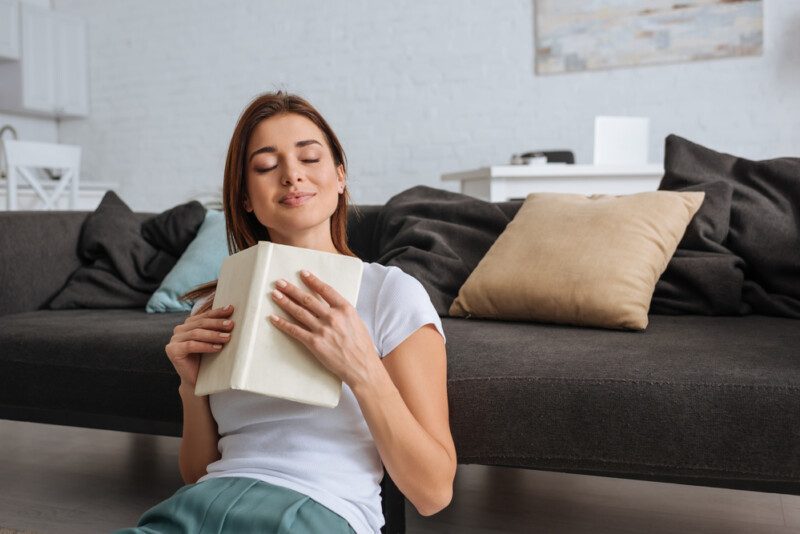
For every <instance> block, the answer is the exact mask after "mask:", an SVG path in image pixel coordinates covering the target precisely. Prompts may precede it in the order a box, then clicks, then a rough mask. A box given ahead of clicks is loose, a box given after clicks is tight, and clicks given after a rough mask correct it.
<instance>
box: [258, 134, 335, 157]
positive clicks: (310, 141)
mask: <svg viewBox="0 0 800 534" xmlns="http://www.w3.org/2000/svg"><path fill="white" fill-rule="evenodd" d="M314 143H316V144H318V145H319V146H322V143H320V142H319V141H317V140H316V139H305V140H303V141H298V142H296V143H295V144H294V146H296V147H304V146H308V145H313V144H314ZM276 150H277V149H276V148H275V147H274V146H262V147H261V148H259V149H258V150H256V151H254V152H253V153H252V154H250V157H249V158H248V159H247V161H250V160H251V159H253V157H254V156H255V155H256V154H261V153H262V152H275V151H276Z"/></svg>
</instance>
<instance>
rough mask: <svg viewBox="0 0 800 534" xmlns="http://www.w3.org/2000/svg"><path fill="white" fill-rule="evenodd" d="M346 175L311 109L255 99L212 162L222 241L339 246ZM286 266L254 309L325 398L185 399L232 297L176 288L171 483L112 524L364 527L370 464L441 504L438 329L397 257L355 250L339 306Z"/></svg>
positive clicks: (442, 384) (372, 502) (373, 477)
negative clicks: (267, 314) (269, 313)
mask: <svg viewBox="0 0 800 534" xmlns="http://www.w3.org/2000/svg"><path fill="white" fill-rule="evenodd" d="M346 175H347V173H346V161H345V155H344V151H343V150H342V147H341V145H340V144H339V140H338V139H337V138H336V135H335V134H334V133H333V131H332V129H331V128H330V126H329V125H328V123H327V122H326V121H325V119H323V118H322V116H321V115H320V114H319V113H318V112H317V110H316V109H314V108H313V107H312V106H311V105H310V104H309V103H308V102H307V101H305V100H304V99H302V98H300V97H298V96H294V95H290V94H285V93H283V92H281V91H278V92H277V93H267V94H264V95H261V96H259V97H258V98H256V99H255V100H254V101H253V102H251V103H250V105H249V106H248V107H247V108H246V109H245V111H244V112H243V113H242V116H241V117H240V118H239V121H238V123H237V125H236V128H235V130H234V133H233V137H232V139H231V143H230V147H229V149H228V157H227V161H226V164H225V178H224V183H223V204H224V211H225V218H226V224H227V237H228V248H229V252H230V253H235V252H238V251H240V250H243V249H246V248H248V247H250V246H252V245H254V244H256V242H258V241H272V242H275V243H281V244H285V245H292V246H299V247H306V248H311V249H315V250H321V251H325V252H331V253H335V254H346V255H349V256H355V254H354V253H353V252H352V251H351V250H350V249H349V248H348V246H347V242H346V235H347V233H346V223H347V205H348V200H347V199H348V193H347V184H346ZM302 279H303V284H304V287H299V286H296V285H293V284H291V283H287V284H285V285H282V286H281V285H280V281H279V282H278V283H277V284H276V287H275V291H274V293H273V297H272V298H273V299H275V302H276V303H277V305H278V306H280V308H281V309H282V310H283V311H285V312H286V314H287V317H289V318H290V319H288V320H287V319H278V320H274V319H266V318H265V319H264V320H268V321H269V322H270V323H271V324H272V325H273V327H274V328H277V329H279V330H280V331H282V332H284V333H286V334H287V335H290V336H292V337H293V338H295V339H297V340H298V341H300V342H301V343H303V344H304V345H305V346H306V347H307V348H308V349H309V350H310V351H311V352H312V353H313V354H314V356H316V357H317V358H318V359H319V361H320V362H321V363H322V364H323V365H324V366H325V367H326V368H327V369H329V370H330V371H331V372H333V373H334V374H336V375H337V376H338V377H339V378H341V380H342V382H343V385H342V396H341V399H340V401H339V405H338V406H337V407H336V408H332V409H331V408H324V407H316V406H311V405H308V404H302V403H297V402H292V401H288V400H283V399H277V398H272V397H267V396H263V395H257V394H252V393H249V392H242V391H235V390H234V391H226V392H221V393H216V394H211V395H209V396H205V397H196V396H195V395H194V385H195V383H196V380H197V373H198V369H199V364H200V362H199V360H200V355H201V354H202V353H213V352H218V351H219V350H221V348H222V346H223V345H224V344H225V343H226V341H227V339H229V337H230V332H231V331H232V330H233V328H235V325H233V324H226V317H229V316H230V315H231V313H232V312H233V310H232V309H221V308H219V309H211V306H212V302H213V292H214V290H215V288H216V280H215V281H212V282H209V283H208V284H205V285H203V286H200V287H198V288H196V289H195V290H193V291H190V292H189V293H187V294H186V295H184V298H186V299H189V300H195V304H194V307H193V309H192V313H191V315H190V316H189V317H188V318H187V319H186V321H185V322H184V323H183V324H181V325H178V326H177V327H176V328H175V331H174V335H173V336H172V339H171V340H170V342H169V344H168V345H167V346H166V352H167V355H168V357H169V359H170V361H171V362H172V364H173V366H174V367H175V370H176V371H177V373H178V374H179V375H180V378H181V385H180V387H179V389H178V391H179V393H180V396H181V399H182V402H183V408H184V410H183V413H184V423H183V425H184V426H183V437H182V441H181V448H180V461H179V463H180V471H181V476H182V477H183V480H184V482H186V485H185V486H183V487H182V488H180V489H179V490H178V491H177V492H176V493H175V494H174V495H173V496H171V497H170V498H168V499H167V500H165V501H163V502H161V503H159V504H158V505H156V506H154V507H153V508H151V509H150V510H148V511H147V512H145V514H144V515H143V516H142V518H141V519H140V521H139V525H138V526H139V528H136V529H128V530H127V531H120V532H148V533H152V532H184V531H186V532H215V533H216V532H236V533H245V532H292V533H296V532H297V533H306V532H308V533H311V532H324V533H336V532H356V533H358V534H362V533H375V532H379V531H380V527H381V526H383V523H384V522H383V515H382V513H381V495H380V481H381V478H382V477H383V467H382V464H383V466H385V468H386V471H387V472H388V474H389V476H391V478H392V480H393V481H394V482H395V484H396V485H397V487H398V488H399V489H400V491H402V492H403V494H404V495H405V496H406V498H407V499H408V500H409V501H410V502H411V503H412V504H413V505H414V506H415V508H416V509H417V510H418V511H419V513H420V514H422V515H426V516H427V515H431V514H435V513H437V512H438V511H440V510H442V509H443V508H444V507H446V506H447V505H448V504H449V502H450V500H451V498H452V488H453V479H454V476H455V471H456V453H455V446H454V444H453V439H452V436H451V434H450V427H449V419H448V406H447V390H446V376H447V371H446V355H445V337H444V332H443V330H442V325H441V321H440V319H439V316H438V314H437V313H436V311H435V309H434V307H433V305H432V303H431V301H430V298H429V297H428V294H427V293H426V292H425V289H424V288H423V287H422V285H421V284H420V283H419V281H417V280H416V279H415V278H413V277H411V276H410V275H408V274H406V273H404V272H403V271H402V270H400V269H399V268H397V267H385V266H383V265H380V264H377V263H367V262H365V263H364V271H363V276H362V281H361V287H360V289H359V294H358V302H357V305H356V307H353V306H352V305H350V304H349V303H348V302H347V301H346V300H345V299H344V298H343V297H342V296H341V295H340V294H339V293H337V292H336V291H335V290H334V289H333V288H331V287H329V286H327V285H326V284H325V281H324V280H320V279H319V278H317V277H316V276H315V275H314V273H310V274H309V275H308V276H303V277H302ZM314 294H318V295H319V296H320V297H322V300H320V299H319V298H317V297H316V296H315V295H314ZM227 323H231V321H229V320H227Z"/></svg>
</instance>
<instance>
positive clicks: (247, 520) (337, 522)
mask: <svg viewBox="0 0 800 534" xmlns="http://www.w3.org/2000/svg"><path fill="white" fill-rule="evenodd" d="M228 532H229V533H236V534H250V533H259V534H260V533H265V534H289V533H291V534H316V533H325V534H355V531H354V530H353V529H352V528H351V527H350V525H349V524H348V523H347V521H345V519H344V518H343V517H342V516H340V515H339V514H337V513H335V512H334V511H333V510H331V509H329V508H327V507H325V506H323V505H321V504H319V503H318V502H317V501H315V500H314V499H312V498H311V497H309V496H308V495H304V494H302V493H299V492H297V491H294V490H291V489H289V488H283V487H281V486H275V485H273V484H269V483H267V482H264V481H261V480H257V479H254V478H248V477H217V478H209V479H207V480H204V481H202V482H199V483H197V484H187V485H186V486H183V487H182V488H180V489H179V490H178V491H176V492H175V493H174V494H173V495H172V496H171V497H169V498H168V499H166V500H164V501H162V502H160V503H158V504H157V505H155V506H154V507H152V508H150V509H149V510H147V511H146V512H145V513H144V515H143V516H142V517H141V518H140V519H139V524H138V525H137V526H136V527H133V528H125V529H122V530H118V531H116V532H115V533H114V534H184V533H192V534H212V533H213V534H224V533H228Z"/></svg>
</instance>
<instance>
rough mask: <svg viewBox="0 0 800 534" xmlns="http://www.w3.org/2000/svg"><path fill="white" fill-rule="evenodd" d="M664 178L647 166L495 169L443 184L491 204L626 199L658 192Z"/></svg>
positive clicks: (458, 175)
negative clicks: (543, 195) (559, 197)
mask: <svg viewBox="0 0 800 534" xmlns="http://www.w3.org/2000/svg"><path fill="white" fill-rule="evenodd" d="M663 175H664V168H663V166H662V165H660V164H648V165H635V166H623V165H572V164H564V163H548V164H538V165H493V166H491V167H480V168H478V169H471V170H467V171H459V172H451V173H445V174H442V176H441V179H442V181H459V182H461V192H462V193H464V194H467V195H471V196H474V197H477V198H481V199H483V200H488V201H491V202H498V201H506V200H509V199H512V198H525V197H526V196H527V195H528V194H529V193H535V192H552V193H579V194H585V195H588V194H609V195H625V194H632V193H638V192H642V191H655V190H656V189H658V184H659V183H660V182H661V178H662V177H663Z"/></svg>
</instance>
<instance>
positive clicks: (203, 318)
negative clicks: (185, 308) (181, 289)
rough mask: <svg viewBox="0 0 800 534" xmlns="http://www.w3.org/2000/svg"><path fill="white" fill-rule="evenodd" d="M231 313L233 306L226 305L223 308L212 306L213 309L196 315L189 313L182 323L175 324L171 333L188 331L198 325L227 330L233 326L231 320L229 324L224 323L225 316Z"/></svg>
mask: <svg viewBox="0 0 800 534" xmlns="http://www.w3.org/2000/svg"><path fill="white" fill-rule="evenodd" d="M232 313H233V306H231V305H228V306H227V307H224V308H214V309H213V310H208V311H205V312H203V313H199V314H197V315H190V316H189V317H187V318H186V320H185V321H184V322H183V323H181V324H179V325H176V326H175V328H174V329H173V333H175V334H177V333H178V332H184V331H188V330H191V329H192V328H197V327H198V326H202V327H205V328H217V329H220V330H229V329H230V328H233V321H231V322H230V324H225V321H226V320H229V319H226V318H227V317H230V315H231V314H232Z"/></svg>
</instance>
